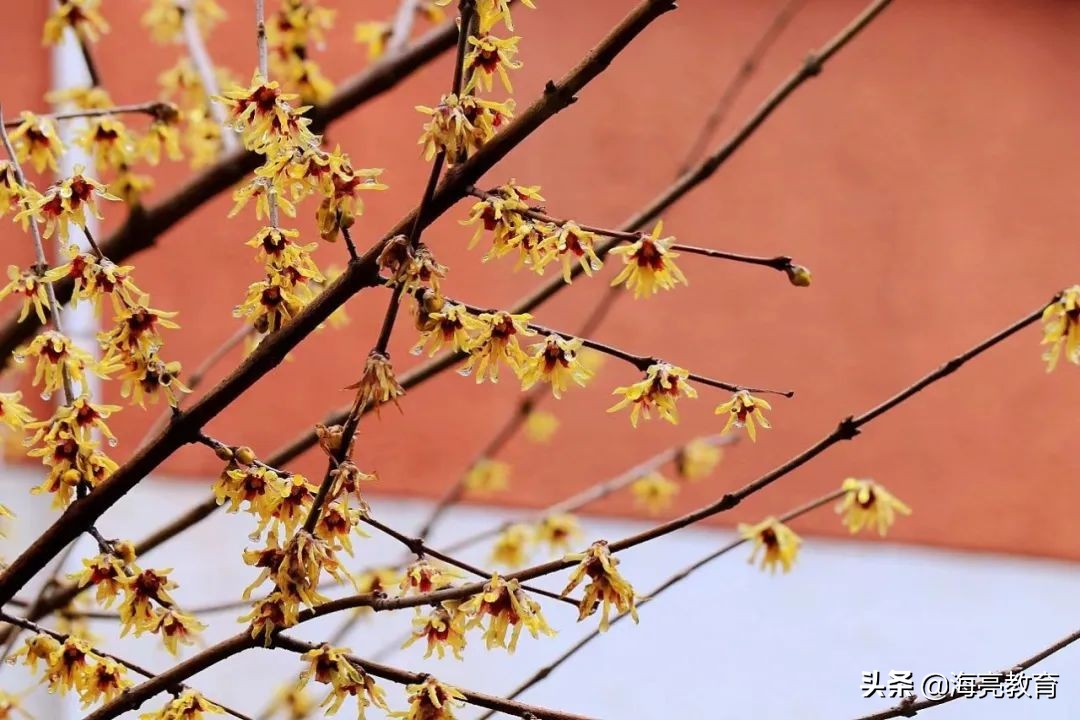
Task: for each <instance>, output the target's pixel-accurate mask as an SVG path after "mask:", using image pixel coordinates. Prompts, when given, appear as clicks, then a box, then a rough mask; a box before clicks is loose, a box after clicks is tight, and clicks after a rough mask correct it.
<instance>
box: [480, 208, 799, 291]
mask: <svg viewBox="0 0 1080 720" xmlns="http://www.w3.org/2000/svg"><path fill="white" fill-rule="evenodd" d="M469 194H470V195H472V196H474V197H478V198H482V199H489V198H493V197H496V196H495V194H494V193H492V192H484V191H483V190H477V189H476V188H471V189H470V191H469ZM521 214H522V215H525V216H527V217H530V218H532V219H534V220H539V221H540V222H544V223H550V224H552V225H556V226H558V227H562V226H564V225H566V224H567V223H569V222H571V221H570V220H561V219H559V218H556V217H552V216H551V215H548V214H547V213H546V212H544V211H542V210H539V209H537V208H528V209H526V210H522V211H521ZM574 224H575V225H577V226H578V227H579V228H581V229H582V230H584V231H585V232H588V233H593V234H594V235H602V236H604V237H608V238H612V239H613V240H619V241H622V242H631V243H632V242H637V241H638V240H641V238H642V237H644V233H642V232H641V231H640V230H638V231H627V230H613V229H611V228H603V227H598V226H596V225H586V224H584V223H580V222H576V221H574ZM670 249H672V250H682V251H683V252H688V253H693V254H695V255H705V256H708V257H711V258H717V259H720V260H733V261H735V262H741V263H747V264H750V265H763V266H765V267H770V268H772V269H774V270H780V271H781V272H789V271H791V270H792V269H793V268H794V264H793V262H792V260H791V258H790V257H788V256H786V255H778V256H776V257H759V256H756V255H743V254H741V253H733V252H726V251H724V250H713V249H712V248H702V247H697V246H696V245H685V244H683V243H673V244H672V245H671V248H670Z"/></svg>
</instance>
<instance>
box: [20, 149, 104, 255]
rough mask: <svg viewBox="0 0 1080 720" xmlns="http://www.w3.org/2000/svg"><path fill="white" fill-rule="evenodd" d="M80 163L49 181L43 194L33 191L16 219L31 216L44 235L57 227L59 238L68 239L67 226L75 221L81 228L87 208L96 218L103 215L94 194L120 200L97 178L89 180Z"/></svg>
mask: <svg viewBox="0 0 1080 720" xmlns="http://www.w3.org/2000/svg"><path fill="white" fill-rule="evenodd" d="M82 171H83V168H82V166H81V165H76V166H75V174H74V175H72V176H71V177H69V178H65V179H64V180H61V181H60V182H59V183H56V184H54V185H51V186H50V187H49V188H47V189H46V190H45V192H44V193H43V194H35V195H34V198H33V200H32V201H31V202H30V204H29V207H27V208H25V209H23V210H22V212H20V213H19V214H18V215H16V216H15V219H16V220H23V219H26V218H29V219H33V220H35V221H37V222H43V223H44V224H45V230H44V236H45V237H47V238H48V237H52V234H53V232H54V231H56V230H59V233H60V238H61V239H62V240H67V237H68V227H69V226H70V224H71V223H75V224H76V225H78V226H79V227H81V228H85V227H86V210H88V209H89V210H90V212H91V213H92V214H93V215H94V217H96V218H97V219H99V220H103V219H104V216H103V215H102V214H101V211H100V210H98V207H97V200H96V198H101V199H103V200H119V199H120V198H118V197H116V196H115V195H110V194H109V193H108V192H107V191H106V190H105V186H104V185H102V184H101V183H99V182H97V181H96V180H92V179H90V178H88V177H86V176H84V175H83V174H82Z"/></svg>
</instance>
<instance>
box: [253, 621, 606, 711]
mask: <svg viewBox="0 0 1080 720" xmlns="http://www.w3.org/2000/svg"><path fill="white" fill-rule="evenodd" d="M274 647H277V648H281V649H282V650H288V651H290V652H294V653H306V652H310V651H311V650H317V649H318V648H319V647H320V646H319V645H316V644H315V643H309V642H304V641H302V640H297V639H295V638H291V637H286V636H285V635H278V636H277V638H275V639H274ZM346 657H347V658H348V660H349V662H351V663H352V664H353V665H356V666H357V667H359V668H361V669H362V670H363V671H364V672H366V673H368V674H369V675H374V676H375V677H379V678H382V679H383V680H390V681H391V682H396V683H399V684H401V685H412V684H416V683H422V682H424V680H426V679H427V677H428V676H427V675H426V674H425V673H416V672H409V671H408V670H400V669H398V668H395V667H390V666H389V665H383V664H381V663H377V662H373V661H371V660H365V659H363V658H358V657H356V656H355V655H347V656H346ZM458 691H459V692H460V693H461V694H462V695H463V696H464V697H465V701H466V702H468V703H469V704H470V705H477V706H479V707H484V708H489V709H490V710H492V711H494V712H501V713H505V714H506V715H513V716H514V717H519V718H526V720H588V718H586V717H584V716H582V715H574V714H571V713H567V712H560V711H558V710H548V709H547V708H542V707H537V706H535V705H526V704H524V703H519V702H515V701H513V700H507V699H505V698H501V697H498V696H496V695H487V694H485V693H479V692H476V691H474V690H465V689H462V688H458Z"/></svg>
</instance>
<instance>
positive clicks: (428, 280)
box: [377, 235, 447, 295]
mask: <svg viewBox="0 0 1080 720" xmlns="http://www.w3.org/2000/svg"><path fill="white" fill-rule="evenodd" d="M377 262H378V264H379V269H380V270H384V271H386V273H387V275H388V276H389V278H388V280H389V283H390V284H391V285H400V286H401V291H402V292H403V293H407V294H410V295H412V294H414V293H415V292H416V291H418V290H421V289H423V288H424V287H425V286H430V288H431V290H432V291H433V292H435V293H438V292H439V281H440V280H441V279H442V278H445V277H446V272H447V268H446V266H445V265H442V264H441V263H439V261H438V260H436V259H435V256H434V255H433V254H432V253H431V249H430V248H429V247H428V246H427V245H424V244H423V243H419V244H418V245H417V246H416V248H415V249H414V248H413V247H412V246H411V245H410V243H409V239H408V238H407V237H405V236H404V235H397V236H395V237H393V238H391V239H390V240H389V242H387V243H386V246H385V247H384V248H383V249H382V252H380V253H379V257H378V260H377Z"/></svg>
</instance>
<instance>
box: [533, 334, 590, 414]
mask: <svg viewBox="0 0 1080 720" xmlns="http://www.w3.org/2000/svg"><path fill="white" fill-rule="evenodd" d="M581 343H582V341H581V339H579V338H570V339H567V338H564V337H562V336H561V335H555V334H552V335H548V336H547V337H546V338H544V340H542V341H541V342H538V343H534V344H533V346H532V355H531V356H530V357H529V358H528V359H527V360H525V361H524V362H523V363H522V365H521V367H520V373H521V389H522V390H528V389H529V388H531V387H532V386H533V385H535V384H536V383H537V382H539V381H541V380H544V381H546V382H548V383H550V384H551V392H552V394H553V395H554V396H555V397H556V399H558V398H561V397H562V394H563V393H564V392H565V391H566V389H567V388H568V387H569V386H570V383H572V382H573V383H577V384H578V385H579V386H581V387H585V382H586V381H587V380H588V379H589V378H590V377H592V373H591V372H589V370H588V369H587V368H586V367H584V366H583V365H582V364H581V362H580V360H578V353H579V352H580V350H581Z"/></svg>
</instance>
